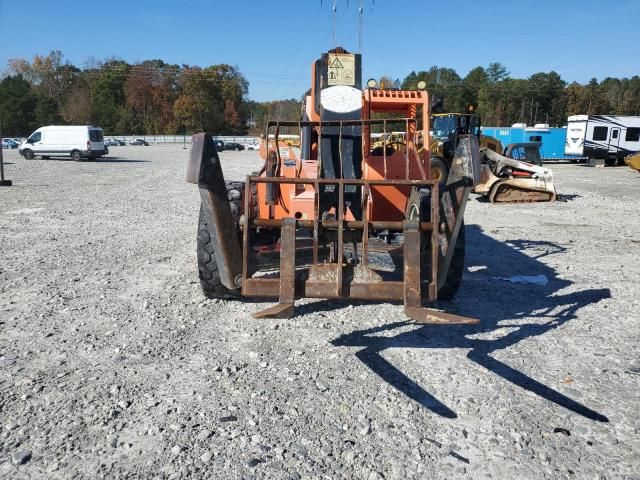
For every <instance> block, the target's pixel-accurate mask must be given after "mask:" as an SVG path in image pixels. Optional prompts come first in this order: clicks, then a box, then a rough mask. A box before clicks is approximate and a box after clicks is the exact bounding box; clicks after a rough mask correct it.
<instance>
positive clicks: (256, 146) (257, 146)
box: [247, 142, 260, 150]
mask: <svg viewBox="0 0 640 480" xmlns="http://www.w3.org/2000/svg"><path fill="white" fill-rule="evenodd" d="M247 150H260V142H253V143H252V144H251V145H249V146H248V147H247Z"/></svg>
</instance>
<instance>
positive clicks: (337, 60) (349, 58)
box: [327, 53, 356, 86]
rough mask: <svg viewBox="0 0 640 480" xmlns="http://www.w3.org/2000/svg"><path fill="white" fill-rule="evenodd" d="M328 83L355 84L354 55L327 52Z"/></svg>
mask: <svg viewBox="0 0 640 480" xmlns="http://www.w3.org/2000/svg"><path fill="white" fill-rule="evenodd" d="M327 84H328V85H351V86H354V85H355V84H356V56H355V55H352V54H344V53H343V54H339V53H330V54H329V73H328V78H327Z"/></svg>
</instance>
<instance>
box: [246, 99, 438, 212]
mask: <svg viewBox="0 0 640 480" xmlns="http://www.w3.org/2000/svg"><path fill="white" fill-rule="evenodd" d="M313 98H314V97H313V91H312V92H311V95H309V96H308V97H307V102H306V104H307V116H308V117H309V118H310V119H311V120H312V121H316V122H317V121H319V120H320V119H319V115H317V113H316V112H315V111H314V109H313V107H312V105H313ZM420 106H421V107H422V109H421V110H422V111H421V116H422V118H421V123H422V128H421V131H420V132H419V131H418V123H419V120H420V119H419V118H417V114H418V111H419V107H420ZM375 114H395V115H398V114H399V115H402V116H403V118H401V119H398V118H388V119H386V120H385V119H381V120H377V122H382V124H383V129H384V131H385V132H386V131H387V128H386V127H387V124H395V125H397V124H398V123H399V122H404V123H405V138H406V146H405V151H404V152H401V151H394V152H393V153H391V154H390V155H387V148H386V144H385V147H384V148H383V153H382V155H373V153H372V151H371V145H372V141H371V125H370V124H369V123H367V121H368V120H374V118H372V117H374V116H375ZM362 120H363V122H362V129H363V132H362V134H363V135H362V159H363V160H362V172H363V179H365V180H383V179H385V180H431V170H430V162H429V152H428V149H422V152H420V153H419V152H418V150H419V145H418V139H419V138H420V139H421V140H422V142H423V144H424V145H429V95H428V93H427V92H426V91H419V90H418V91H415V90H373V89H367V90H364V91H363V95H362ZM315 128H316V132H317V133H318V134H319V135H321V134H322V132H321V126H320V127H315ZM278 130H279V126H276V134H275V138H276V140H270V141H268V142H266V141H265V142H264V144H263V146H262V147H261V149H260V153H261V156H262V157H263V159H265V161H266V160H267V158H268V157H269V154H271V159H272V161H273V160H274V156H275V158H277V161H275V165H274V168H275V172H274V174H275V176H277V177H285V178H305V179H306V178H308V179H315V178H318V176H319V165H318V145H317V144H313V145H312V147H311V158H309V159H301V158H298V157H297V156H296V155H295V154H294V152H293V150H292V149H291V148H289V147H284V145H282V144H278V143H277V138H278ZM268 133H269V132H267V134H268ZM265 138H269V137H268V136H267V137H265ZM267 163H268V162H267ZM262 175H263V176H264V175H265V173H264V172H262ZM268 185H269V184H267V183H258V184H257V185H256V192H257V195H256V196H257V198H255V199H254V201H256V202H257V207H258V208H257V212H258V215H257V218H259V219H282V218H287V217H294V218H297V219H299V220H314V218H315V204H316V195H317V192H316V191H315V189H314V187H313V185H309V184H302V183H296V184H292V183H280V184H277V185H272V186H268ZM268 188H272V189H273V190H272V191H273V196H274V197H275V198H274V200H275V201H274V202H273V203H271V204H270V203H268V202H267V189H268ZM410 191H411V189H410V187H407V186H375V187H372V188H371V194H370V195H369V196H368V202H369V205H368V208H367V209H366V211H367V217H368V218H367V220H369V221H402V220H403V219H404V218H405V210H406V205H407V200H408V198H409V194H410ZM345 220H347V221H349V220H354V218H353V215H352V214H351V212H350V211H347V212H346V213H345Z"/></svg>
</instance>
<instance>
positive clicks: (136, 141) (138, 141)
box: [129, 138, 149, 147]
mask: <svg viewBox="0 0 640 480" xmlns="http://www.w3.org/2000/svg"><path fill="white" fill-rule="evenodd" d="M129 145H144V146H145V147H148V146H149V142H147V141H146V140H143V139H142V138H134V139H133V140H131V141H130V142H129Z"/></svg>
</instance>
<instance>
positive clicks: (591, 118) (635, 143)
mask: <svg viewBox="0 0 640 480" xmlns="http://www.w3.org/2000/svg"><path fill="white" fill-rule="evenodd" d="M568 120H569V121H568V124H567V142H566V144H565V147H564V153H565V154H566V155H578V156H581V157H582V156H584V157H589V158H602V159H604V161H605V162H606V164H607V165H615V163H616V162H617V163H618V164H620V165H623V164H624V157H626V156H627V155H630V154H632V153H637V152H640V117H624V116H616V115H573V116H570V117H569V119H568Z"/></svg>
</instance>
